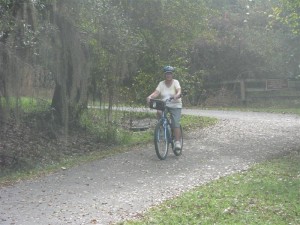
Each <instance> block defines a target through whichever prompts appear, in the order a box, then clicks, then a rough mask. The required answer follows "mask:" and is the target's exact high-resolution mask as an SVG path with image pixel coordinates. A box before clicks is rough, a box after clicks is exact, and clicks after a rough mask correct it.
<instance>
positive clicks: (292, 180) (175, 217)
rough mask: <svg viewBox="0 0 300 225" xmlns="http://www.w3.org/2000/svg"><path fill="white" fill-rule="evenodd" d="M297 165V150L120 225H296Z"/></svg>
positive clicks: (299, 177)
mask: <svg viewBox="0 0 300 225" xmlns="http://www.w3.org/2000/svg"><path fill="white" fill-rule="evenodd" d="M299 162H300V151H299V150H297V151H294V152H292V153H290V154H289V155H286V156H284V157H282V158H280V159H273V160H270V161H268V162H265V163H262V164H258V165H255V166H254V167H252V168H251V169H250V170H248V171H246V172H240V173H237V174H234V175H231V176H227V177H222V178H220V179H218V180H216V181H213V182H210V183H208V184H206V185H203V186H200V187H197V188H195V189H193V190H191V191H189V192H187V193H183V194H182V195H181V196H179V197H177V198H174V199H171V200H168V201H166V202H164V203H163V204H162V205H159V206H156V207H153V208H152V209H150V210H149V211H148V212H146V213H145V214H144V215H139V218H137V220H133V221H126V222H122V223H119V224H122V225H138V224H166V225H167V224H248V225H250V224H253V225H257V224H291V225H296V224H300V203H299V199H300V193H299V187H300V163H299Z"/></svg>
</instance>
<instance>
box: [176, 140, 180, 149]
mask: <svg viewBox="0 0 300 225" xmlns="http://www.w3.org/2000/svg"><path fill="white" fill-rule="evenodd" d="M180 149H181V144H180V141H175V150H180Z"/></svg>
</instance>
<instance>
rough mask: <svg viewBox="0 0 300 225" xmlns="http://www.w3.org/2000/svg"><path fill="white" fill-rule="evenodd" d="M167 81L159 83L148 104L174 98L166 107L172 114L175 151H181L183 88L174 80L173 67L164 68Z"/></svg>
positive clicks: (149, 97)
mask: <svg viewBox="0 0 300 225" xmlns="http://www.w3.org/2000/svg"><path fill="white" fill-rule="evenodd" d="M163 71H164V76H165V80H163V81H161V82H159V84H158V86H157V88H156V89H155V91H154V92H153V93H152V94H151V95H149V96H148V97H147V102H148V103H149V102H150V99H152V98H157V97H160V98H161V99H162V100H167V99H169V98H171V97H172V100H171V101H167V103H166V106H167V109H168V112H169V113H170V114H171V121H172V129H173V131H174V136H175V140H176V141H175V149H178V150H179V149H181V144H180V137H181V133H180V118H181V109H182V101H181V87H180V83H179V81H178V80H176V79H173V73H174V71H175V69H174V67H172V66H165V67H164V68H163ZM158 115H161V111H159V110H158Z"/></svg>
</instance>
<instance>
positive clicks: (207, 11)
mask: <svg viewBox="0 0 300 225" xmlns="http://www.w3.org/2000/svg"><path fill="white" fill-rule="evenodd" d="M299 17H300V3H299V1H297V0H268V1H266V0H224V1H219V0H209V1H204V0H188V1H186V0H151V1H147V0H0V124H1V127H0V130H1V139H2V140H1V143H0V150H1V152H5V151H6V150H7V149H9V148H11V147H12V146H14V145H12V144H7V143H6V144H5V142H4V139H5V138H7V135H8V133H9V132H12V133H14V135H16V134H17V132H16V131H19V130H20V124H23V123H28V122H29V121H30V126H31V128H32V126H34V128H38V129H39V130H44V131H47V132H48V133H47V135H46V136H47V140H48V138H54V139H55V138H57V137H60V136H64V137H66V136H68V135H69V134H70V132H71V130H72V129H73V128H74V127H77V128H78V127H81V128H84V127H82V121H83V120H84V118H85V117H84V116H85V115H86V112H87V110H88V106H89V105H97V106H99V108H100V110H102V112H103V113H104V115H105V116H104V117H101V120H102V124H101V129H102V130H103V132H102V134H101V135H100V136H99V140H101V141H103V140H105V141H107V142H110V141H113V140H115V138H112V136H116V135H117V128H116V126H115V123H114V119H115V118H114V117H113V115H112V109H113V106H118V105H120V104H125V105H129V106H132V105H145V99H146V96H147V95H149V93H151V92H152V91H153V90H154V88H155V87H156V85H157V83H158V82H159V81H160V80H162V79H163V77H162V67H163V66H164V65H172V66H174V67H176V74H175V77H176V79H178V80H179V81H180V83H181V85H182V87H183V89H184V93H185V96H184V101H185V104H186V106H205V107H206V106H210V105H214V101H216V99H217V98H218V97H219V95H221V96H225V97H226V96H227V98H221V101H218V103H219V104H220V105H221V106H222V104H223V105H224V104H226V106H237V105H242V104H243V103H244V102H243V101H241V96H240V93H239V92H237V91H236V90H239V88H237V87H236V84H235V83H233V85H231V86H228V85H227V86H226V85H224V84H226V82H227V83H230V82H231V81H236V80H241V79H248V80H251V79H252V80H257V79H258V80H265V79H284V80H289V81H291V80H292V81H297V80H298V79H299V78H300V45H299V43H300V24H299V22H300V19H299ZM257 85H258V86H259V85H261V84H257ZM298 91H299V90H298V86H297V85H296V86H295V88H294V90H293V92H295V93H296V92H298ZM269 97H270V96H269ZM294 97H295V98H289V99H288V100H291V101H290V103H292V104H294V105H295V106H298V105H299V104H300V102H299V100H298V98H299V96H298V95H295V96H294ZM26 100H29V101H30V104H31V105H35V108H34V111H30V112H28V109H26V106H25V105H26V104H24V102H26ZM268 101H269V98H268ZM263 104H265V103H263ZM96 119H97V118H96ZM98 119H99V118H98ZM49 122H50V125H49ZM28 129H29V128H28ZM103 133H105V135H103ZM20 136H22V138H23V139H26V138H24V135H20ZM26 142H27V143H28V142H32V136H31V137H28V138H27V139H26ZM20 145H22V144H19V149H21V146H20ZM13 148H14V151H21V150H17V148H15V147H13ZM19 154H20V153H19ZM3 157H4V156H3ZM0 162H1V161H0ZM2 162H4V158H3V159H2Z"/></svg>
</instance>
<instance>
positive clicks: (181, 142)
mask: <svg viewBox="0 0 300 225" xmlns="http://www.w3.org/2000/svg"><path fill="white" fill-rule="evenodd" d="M180 133H181V137H180V144H181V149H175V146H174V145H173V148H172V149H173V152H174V155H176V156H179V155H181V154H182V148H183V132H182V127H181V125H180Z"/></svg>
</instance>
